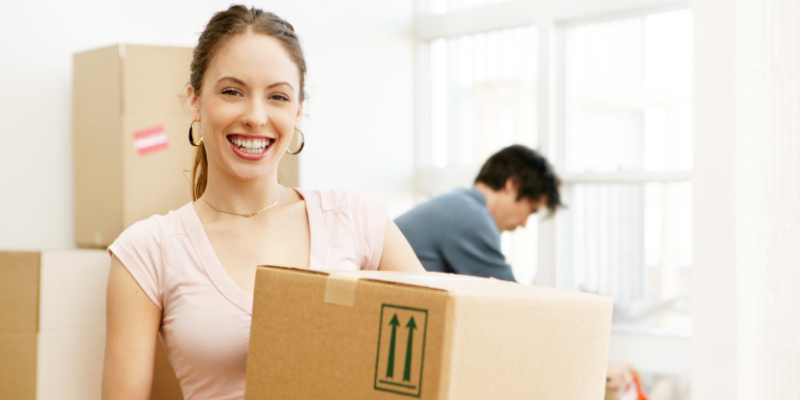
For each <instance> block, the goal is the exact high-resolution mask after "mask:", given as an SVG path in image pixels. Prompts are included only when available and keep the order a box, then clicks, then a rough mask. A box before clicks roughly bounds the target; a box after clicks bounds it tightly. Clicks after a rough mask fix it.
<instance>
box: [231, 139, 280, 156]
mask: <svg viewBox="0 0 800 400" xmlns="http://www.w3.org/2000/svg"><path fill="white" fill-rule="evenodd" d="M273 141H274V140H273V139H242V138H238V137H232V138H231V142H233V144H234V145H236V147H238V148H239V150H241V151H243V152H245V153H250V154H258V153H263V152H264V150H266V148H267V147H269V145H271V144H272V142H273Z"/></svg>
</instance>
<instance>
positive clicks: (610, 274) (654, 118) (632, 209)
mask: <svg viewBox="0 0 800 400" xmlns="http://www.w3.org/2000/svg"><path fill="white" fill-rule="evenodd" d="M564 29H565V32H564V33H565V41H564V46H565V56H564V65H563V69H564V98H563V101H564V107H563V110H564V111H563V112H564V115H563V120H564V123H563V129H562V130H561V131H560V133H561V135H563V149H562V152H563V155H564V163H563V168H564V171H565V172H566V174H565V178H566V179H565V180H566V181H567V185H566V187H565V201H566V203H567V204H568V205H569V209H567V210H565V212H564V213H562V214H563V215H562V218H561V222H562V226H561V227H560V228H561V229H563V232H564V236H563V237H564V243H563V250H562V252H563V254H562V261H563V262H562V264H561V265H560V268H559V274H560V275H559V277H560V283H561V285H562V286H563V287H566V288H569V289H573V290H583V291H587V292H592V293H598V294H604V295H609V296H612V297H614V299H615V310H614V311H615V312H614V324H615V325H618V326H635V327H639V328H642V327H646V328H649V329H657V330H660V331H666V332H671V333H677V334H688V333H689V332H690V329H691V318H690V308H689V278H690V265H691V183H690V182H689V178H690V174H689V171H690V169H691V103H690V98H691V14H690V12H689V11H688V10H681V11H672V12H665V13H655V14H649V15H644V16H640V17H633V18H625V19H618V20H611V21H602V22H594V23H583V24H576V25H566V26H565V27H564Z"/></svg>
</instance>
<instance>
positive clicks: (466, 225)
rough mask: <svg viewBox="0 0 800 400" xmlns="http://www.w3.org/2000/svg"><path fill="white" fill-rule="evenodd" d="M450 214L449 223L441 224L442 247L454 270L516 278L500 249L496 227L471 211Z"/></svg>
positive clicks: (508, 278) (479, 274) (508, 279)
mask: <svg viewBox="0 0 800 400" xmlns="http://www.w3.org/2000/svg"><path fill="white" fill-rule="evenodd" d="M448 214H450V215H449V216H447V217H446V218H445V219H446V220H447V221H448V223H446V224H443V225H442V226H441V229H443V231H442V235H443V236H444V239H443V241H442V248H441V251H442V256H443V257H444V260H445V262H446V263H447V264H448V265H449V267H450V268H451V269H452V270H453V272H455V273H457V274H463V275H475V276H482V277H487V278H488V277H493V278H497V279H503V280H506V281H511V282H516V279H514V274H513V273H512V271H511V265H509V264H508V263H506V258H505V256H504V255H503V252H502V251H501V248H500V234H499V233H498V232H497V228H496V227H495V226H493V225H492V224H491V222H489V221H484V219H483V218H476V217H475V216H471V215H469V213H468V212H466V213H460V212H459V213H448ZM456 214H460V215H456Z"/></svg>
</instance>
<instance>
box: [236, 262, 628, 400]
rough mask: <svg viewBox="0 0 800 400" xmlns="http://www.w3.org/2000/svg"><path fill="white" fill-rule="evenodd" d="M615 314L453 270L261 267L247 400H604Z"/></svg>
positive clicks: (603, 302) (597, 301) (606, 306)
mask: <svg viewBox="0 0 800 400" xmlns="http://www.w3.org/2000/svg"><path fill="white" fill-rule="evenodd" d="M611 306H612V301H611V299H610V298H608V297H603V296H595V295H589V294H584V293H576V292H569V291H566V290H559V289H552V288H544V287H535V286H526V285H517V284H514V283H508V282H504V281H498V280H490V279H482V278H474V277H465V276H456V275H447V274H433V273H421V274H405V273H391V272H378V271H375V272H364V271H353V272H341V271H336V272H333V271H330V272H319V271H309V270H297V269H287V268H277V267H259V268H258V272H257V275H256V286H255V296H254V303H253V324H252V328H251V332H250V349H249V353H248V358H247V386H246V391H245V398H246V399H253V400H255V399H264V398H275V399H285V400H288V399H298V400H299V399H343V400H344V399H348V400H354V399H365V400H366V399H370V400H380V399H387V400H388V399H398V398H404V397H405V396H410V397H417V398H420V399H429V400H433V399H441V400H444V399H452V400H472V399H474V400H486V399H503V400H516V399H520V400H521V399H526V400H527V399H542V400H548V399H552V400H564V399H574V400H601V399H603V396H604V393H605V380H606V358H607V354H608V343H609V335H610V329H611Z"/></svg>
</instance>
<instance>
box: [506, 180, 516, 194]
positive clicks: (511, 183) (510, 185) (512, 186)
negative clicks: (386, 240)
mask: <svg viewBox="0 0 800 400" xmlns="http://www.w3.org/2000/svg"><path fill="white" fill-rule="evenodd" d="M517 186H519V184H517V182H516V181H515V180H514V178H508V179H506V184H505V186H503V191H505V192H511V193H516V192H517Z"/></svg>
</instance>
